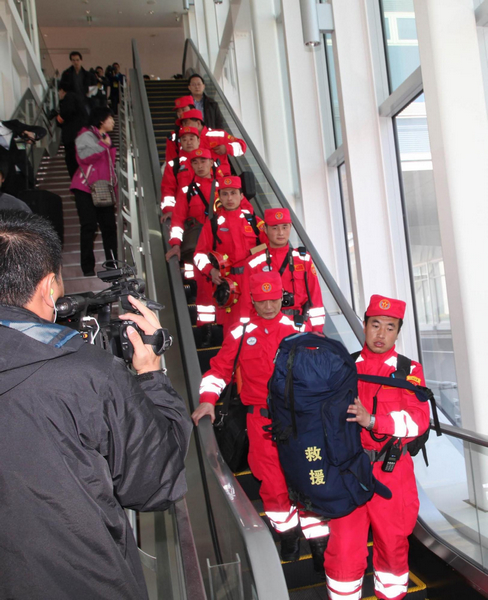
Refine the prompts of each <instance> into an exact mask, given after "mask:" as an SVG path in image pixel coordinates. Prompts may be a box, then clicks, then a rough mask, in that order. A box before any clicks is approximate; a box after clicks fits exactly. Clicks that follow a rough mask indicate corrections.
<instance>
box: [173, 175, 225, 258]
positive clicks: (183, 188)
mask: <svg viewBox="0 0 488 600" xmlns="http://www.w3.org/2000/svg"><path fill="white" fill-rule="evenodd" d="M192 181H194V182H195V183H196V185H197V186H198V187H199V188H200V190H201V192H202V194H203V196H204V198H205V199H206V200H207V202H209V198H210V190H211V187H212V181H213V179H211V178H207V177H205V178H204V177H199V176H198V175H195V176H194V177H193V178H192V179H190V178H189V177H188V176H187V177H186V178H184V181H183V182H182V185H180V187H179V188H178V192H177V194H176V205H175V207H174V210H173V216H172V218H171V230H170V240H169V243H170V244H171V245H172V246H181V242H182V241H183V233H184V231H185V221H186V220H187V219H189V218H194V219H196V220H197V221H198V222H199V223H205V220H206V219H207V216H206V214H205V211H206V207H205V205H204V203H203V201H202V199H201V198H200V195H199V194H195V195H193V196H192V197H191V199H190V202H188V198H187V192H188V187H189V185H190V184H191V183H192ZM218 189H219V188H218V184H215V198H214V201H215V200H217V199H218Z"/></svg>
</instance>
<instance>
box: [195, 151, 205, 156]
mask: <svg viewBox="0 0 488 600" xmlns="http://www.w3.org/2000/svg"><path fill="white" fill-rule="evenodd" d="M195 154H196V155H197V156H201V155H202V154H203V151H202V150H195Z"/></svg>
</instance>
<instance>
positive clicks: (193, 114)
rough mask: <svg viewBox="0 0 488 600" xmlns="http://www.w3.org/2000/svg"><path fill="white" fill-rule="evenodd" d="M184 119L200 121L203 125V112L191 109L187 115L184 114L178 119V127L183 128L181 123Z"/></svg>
mask: <svg viewBox="0 0 488 600" xmlns="http://www.w3.org/2000/svg"><path fill="white" fill-rule="evenodd" d="M184 119H198V120H199V121H201V122H202V123H203V115H202V111H201V110H197V109H196V108H190V110H187V111H186V112H185V113H183V114H182V115H181V118H179V119H176V121H175V122H176V124H177V125H178V127H180V126H181V121H183V120H184Z"/></svg>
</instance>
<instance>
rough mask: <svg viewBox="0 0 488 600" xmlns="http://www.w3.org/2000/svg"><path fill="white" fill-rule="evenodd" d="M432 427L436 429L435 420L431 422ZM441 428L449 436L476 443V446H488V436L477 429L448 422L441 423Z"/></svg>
mask: <svg viewBox="0 0 488 600" xmlns="http://www.w3.org/2000/svg"><path fill="white" fill-rule="evenodd" d="M430 428H431V429H432V430H434V431H435V425H434V423H433V422H431V424H430ZM440 430H441V432H442V433H443V434H445V435H447V436H449V437H454V438H457V439H458V440H463V441H464V442H469V443H470V444H474V445H475V446H482V447H483V448H488V436H486V435H482V434H481V433H477V432H476V431H471V430H469V429H463V428H462V427H458V426H457V425H449V424H447V423H441V424H440Z"/></svg>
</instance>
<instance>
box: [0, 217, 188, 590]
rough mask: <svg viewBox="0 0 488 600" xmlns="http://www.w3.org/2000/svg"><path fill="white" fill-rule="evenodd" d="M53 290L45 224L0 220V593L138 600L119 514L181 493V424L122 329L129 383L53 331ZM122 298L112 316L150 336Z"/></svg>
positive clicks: (147, 315)
mask: <svg viewBox="0 0 488 600" xmlns="http://www.w3.org/2000/svg"><path fill="white" fill-rule="evenodd" d="M62 294H63V279H62V276H61V245H60V242H59V239H58V237H57V235H56V233H55V231H54V229H52V227H51V225H50V224H49V223H48V222H47V221H45V220H44V219H42V218H41V217H39V216H37V215H26V214H23V213H20V212H11V211H8V212H0V357H1V358H0V400H1V401H0V497H1V498H2V502H1V503H0V522H1V523H2V527H1V533H0V564H1V565H2V577H1V578H0V598H31V599H33V600H34V599H40V598H52V599H53V600H55V599H62V598H63V599H64V598H70V600H86V599H87V598H97V599H98V600H102V599H103V600H122V599H124V600H141V599H147V597H148V596H147V591H146V586H145V582H144V575H143V571H142V567H141V563H140V561H139V557H138V550H137V547H136V544H135V540H134V536H133V535H132V532H131V531H130V528H129V524H128V521H127V518H126V515H125V512H124V507H126V508H132V509H135V510H140V511H154V510H164V509H166V508H168V507H169V506H170V504H171V503H172V502H174V501H176V500H178V499H179V498H181V497H182V496H183V495H184V494H185V492H186V489H187V488H186V481H185V473H184V463H183V460H184V457H185V453H186V450H187V446H188V441H189V436H190V432H191V425H190V420H189V418H188V415H187V414H186V411H185V406H184V404H183V401H182V400H181V398H180V397H179V396H178V394H177V393H176V392H175V391H174V390H173V388H172V387H171V384H170V381H169V379H168V378H167V377H166V375H164V374H163V372H162V371H161V370H160V359H159V358H158V357H157V356H156V355H155V354H154V353H153V351H152V348H151V346H146V345H144V344H143V342H142V340H141V338H140V336H139V334H138V333H137V332H136V331H135V330H134V329H132V328H129V329H128V331H129V336H130V339H131V342H132V343H133V346H134V359H133V366H134V368H135V370H136V371H137V375H136V376H132V375H131V374H130V373H129V372H128V371H127V369H126V367H125V365H124V363H123V362H122V361H121V360H120V359H118V358H116V357H114V356H112V355H111V354H109V353H108V352H104V351H103V350H101V349H99V348H96V347H94V346H91V345H89V344H86V343H85V342H83V341H82V339H81V337H80V335H79V334H78V333H77V332H76V331H74V330H72V329H69V328H66V327H62V326H60V325H56V324H54V321H55V318H56V310H55V303H56V300H57V299H58V298H59V297H60V296H62ZM131 302H132V304H133V306H134V308H135V309H137V310H139V311H140V312H141V315H134V314H132V313H131V314H130V315H121V316H120V318H121V319H128V318H129V317H130V318H131V319H132V320H133V321H135V322H136V323H137V324H138V325H139V327H140V328H141V329H142V330H143V331H144V332H145V333H146V334H148V335H151V334H153V333H154V331H155V330H156V329H158V328H159V321H158V319H157V317H156V316H154V314H153V313H152V312H151V311H149V310H148V309H146V308H145V307H144V305H142V304H141V303H140V302H138V301H137V300H134V299H132V300H131Z"/></svg>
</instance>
